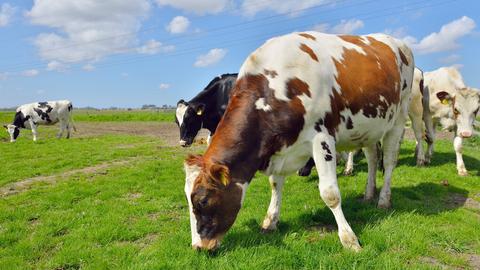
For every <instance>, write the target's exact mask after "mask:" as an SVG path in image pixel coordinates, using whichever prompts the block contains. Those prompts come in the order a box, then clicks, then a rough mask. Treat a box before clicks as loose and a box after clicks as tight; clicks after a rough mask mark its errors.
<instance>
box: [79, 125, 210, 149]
mask: <svg viewBox="0 0 480 270" xmlns="http://www.w3.org/2000/svg"><path fill="white" fill-rule="evenodd" d="M75 125H76V127H77V132H76V133H74V134H73V136H75V137H95V136H100V135H104V134H121V135H135V136H150V137H155V138H159V139H161V140H162V141H164V142H165V143H166V144H167V145H168V146H177V145H178V141H179V140H180V139H179V138H180V136H179V131H178V126H177V125H176V124H175V123H166V122H98V123H96V122H78V123H75ZM207 136H208V131H207V130H201V131H200V133H199V134H198V136H197V139H198V140H199V142H200V143H201V144H202V143H205V138H207ZM124 147H125V148H128V147H129V146H128V145H125V146H124Z"/></svg>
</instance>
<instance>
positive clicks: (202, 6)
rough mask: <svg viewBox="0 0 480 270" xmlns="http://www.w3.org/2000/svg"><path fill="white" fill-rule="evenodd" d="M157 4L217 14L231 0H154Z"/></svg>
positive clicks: (202, 13) (199, 12) (200, 13)
mask: <svg viewBox="0 0 480 270" xmlns="http://www.w3.org/2000/svg"><path fill="white" fill-rule="evenodd" d="M156 2H157V4H158V5H159V6H171V7H173V8H176V9H180V10H183V11H186V12H192V13H196V14H198V15H205V14H217V13H220V12H222V11H224V10H225V9H226V8H227V7H228V6H230V5H233V1H232V0H156Z"/></svg>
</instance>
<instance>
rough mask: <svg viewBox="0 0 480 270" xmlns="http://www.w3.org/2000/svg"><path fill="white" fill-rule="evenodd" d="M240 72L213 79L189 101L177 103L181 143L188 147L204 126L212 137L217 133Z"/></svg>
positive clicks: (177, 120)
mask: <svg viewBox="0 0 480 270" xmlns="http://www.w3.org/2000/svg"><path fill="white" fill-rule="evenodd" d="M237 75H238V74H224V75H222V76H218V77H216V78H215V79H213V80H212V81H211V82H210V83H209V84H208V85H207V87H205V89H203V91H202V92H200V93H199V94H198V95H196V96H195V97H194V98H192V99H191V100H190V101H189V102H185V101H184V100H183V99H182V100H180V101H179V102H178V103H177V111H176V117H175V122H176V123H177V125H178V127H179V128H180V145H181V146H184V147H187V146H190V145H191V144H192V143H193V140H194V139H195V137H196V136H197V134H198V131H199V130H200V129H202V128H205V129H208V130H209V131H210V135H209V137H208V142H210V137H211V136H212V135H213V134H214V133H215V130H216V129H217V125H218V122H220V119H221V118H222V116H223V113H224V112H225V109H226V108H227V103H228V100H229V95H230V91H231V90H232V88H233V85H234V84H235V80H236V79H237Z"/></svg>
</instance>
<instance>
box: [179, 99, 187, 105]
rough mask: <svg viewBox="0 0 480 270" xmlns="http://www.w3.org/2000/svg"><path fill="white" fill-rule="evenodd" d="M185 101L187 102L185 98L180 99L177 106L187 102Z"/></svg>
mask: <svg viewBox="0 0 480 270" xmlns="http://www.w3.org/2000/svg"><path fill="white" fill-rule="evenodd" d="M185 103H186V102H185V100H183V99H180V100H179V101H178V102H177V106H178V104H185Z"/></svg>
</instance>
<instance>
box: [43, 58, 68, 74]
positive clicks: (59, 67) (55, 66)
mask: <svg viewBox="0 0 480 270" xmlns="http://www.w3.org/2000/svg"><path fill="white" fill-rule="evenodd" d="M67 69H68V65H65V64H63V63H61V62H58V61H55V60H54V61H50V62H48V64H47V70H48V71H59V72H65V71H67Z"/></svg>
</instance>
